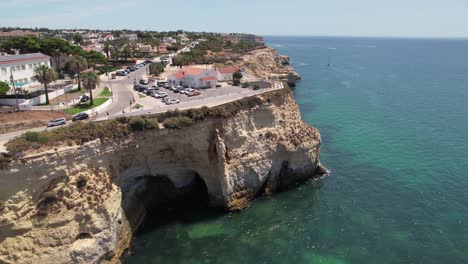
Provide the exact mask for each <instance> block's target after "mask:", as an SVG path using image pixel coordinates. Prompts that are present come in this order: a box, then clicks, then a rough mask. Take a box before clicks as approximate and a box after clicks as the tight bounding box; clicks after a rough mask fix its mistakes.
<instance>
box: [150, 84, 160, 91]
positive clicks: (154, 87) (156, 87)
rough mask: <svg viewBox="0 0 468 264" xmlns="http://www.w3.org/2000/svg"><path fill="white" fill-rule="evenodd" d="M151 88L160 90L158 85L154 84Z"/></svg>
mask: <svg viewBox="0 0 468 264" xmlns="http://www.w3.org/2000/svg"><path fill="white" fill-rule="evenodd" d="M151 88H153V89H154V90H159V86H158V85H157V84H154V85H153V86H151Z"/></svg>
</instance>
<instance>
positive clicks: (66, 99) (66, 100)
mask: <svg viewBox="0 0 468 264" xmlns="http://www.w3.org/2000/svg"><path fill="white" fill-rule="evenodd" d="M64 82H65V80H64V79H62V89H63V93H64V94H65V104H66V105H67V112H68V98H67V92H66V91H65V87H64V86H63V85H64Z"/></svg>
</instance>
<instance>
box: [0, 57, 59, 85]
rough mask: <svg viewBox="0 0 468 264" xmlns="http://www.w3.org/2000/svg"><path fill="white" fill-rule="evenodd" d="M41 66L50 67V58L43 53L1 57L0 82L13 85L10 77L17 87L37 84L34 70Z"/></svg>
mask: <svg viewBox="0 0 468 264" xmlns="http://www.w3.org/2000/svg"><path fill="white" fill-rule="evenodd" d="M39 65H47V66H49V67H50V57H49V56H47V55H44V54H42V53H28V54H18V55H7V56H0V81H2V82H6V83H9V84H11V82H10V76H11V74H13V80H14V81H15V85H16V86H17V87H19V86H24V85H27V84H34V83H36V79H35V77H34V76H35V74H34V69H35V68H36V67H37V66H39Z"/></svg>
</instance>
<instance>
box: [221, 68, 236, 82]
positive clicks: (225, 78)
mask: <svg viewBox="0 0 468 264" xmlns="http://www.w3.org/2000/svg"><path fill="white" fill-rule="evenodd" d="M237 71H239V68H237V67H234V66H230V67H223V68H218V81H220V82H229V81H232V80H233V77H232V76H233V75H234V73H235V72H237Z"/></svg>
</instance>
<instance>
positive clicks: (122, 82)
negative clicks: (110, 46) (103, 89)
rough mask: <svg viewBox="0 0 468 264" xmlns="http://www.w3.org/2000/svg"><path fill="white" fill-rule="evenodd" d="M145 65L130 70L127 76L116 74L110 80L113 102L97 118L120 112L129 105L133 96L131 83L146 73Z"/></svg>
mask: <svg viewBox="0 0 468 264" xmlns="http://www.w3.org/2000/svg"><path fill="white" fill-rule="evenodd" d="M146 67H148V66H145V67H143V68H140V69H138V70H136V71H134V72H131V73H130V74H129V75H127V76H123V77H120V76H118V77H117V78H118V79H117V80H112V81H111V86H112V94H113V98H114V102H113V103H112V104H111V105H110V106H109V107H108V108H106V109H105V110H104V111H103V112H101V113H99V114H98V118H101V117H105V116H106V114H107V113H109V115H116V114H121V113H122V110H124V109H125V108H127V107H129V105H130V100H131V99H132V98H133V92H132V89H133V83H134V81H135V80H137V81H138V80H140V79H141V76H142V75H143V74H145V73H146Z"/></svg>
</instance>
